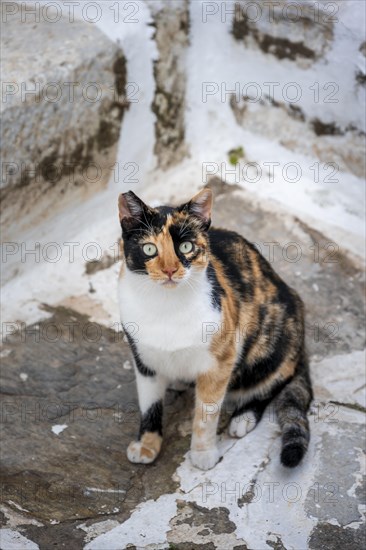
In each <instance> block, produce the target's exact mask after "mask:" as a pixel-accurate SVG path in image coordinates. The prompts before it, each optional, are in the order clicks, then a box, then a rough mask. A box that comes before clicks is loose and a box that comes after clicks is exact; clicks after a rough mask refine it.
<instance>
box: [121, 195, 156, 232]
mask: <svg viewBox="0 0 366 550" xmlns="http://www.w3.org/2000/svg"><path fill="white" fill-rule="evenodd" d="M118 210H119V221H120V224H121V226H122V229H124V230H125V231H128V230H130V229H134V228H136V227H138V226H139V225H141V224H143V223H144V217H146V213H147V212H148V211H150V209H149V207H148V206H147V205H146V204H145V203H144V202H143V201H142V200H141V199H139V197H138V196H137V195H135V193H134V192H133V191H128V192H127V193H121V195H120V196H119V197H118Z"/></svg>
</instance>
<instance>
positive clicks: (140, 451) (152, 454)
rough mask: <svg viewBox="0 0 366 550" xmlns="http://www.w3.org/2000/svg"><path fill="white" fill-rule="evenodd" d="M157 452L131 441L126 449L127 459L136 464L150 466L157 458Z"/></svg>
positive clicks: (139, 442)
mask: <svg viewBox="0 0 366 550" xmlns="http://www.w3.org/2000/svg"><path fill="white" fill-rule="evenodd" d="M159 450H160V449H159ZM159 450H158V449H157V448H156V447H155V448H152V447H148V446H147V445H144V444H143V442H142V441H131V443H130V444H129V446H128V447H127V458H128V460H129V461H130V462H134V463H137V464H150V463H151V462H154V460H155V459H156V457H157V456H158V454H159Z"/></svg>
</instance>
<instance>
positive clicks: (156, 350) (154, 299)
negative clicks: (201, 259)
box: [119, 269, 221, 380]
mask: <svg viewBox="0 0 366 550" xmlns="http://www.w3.org/2000/svg"><path fill="white" fill-rule="evenodd" d="M119 303H120V312H121V320H122V323H123V324H124V325H125V326H127V327H128V329H129V332H130V333H131V335H133V339H134V341H135V343H136V346H137V350H138V353H139V355H140V357H141V359H142V361H143V362H144V364H145V365H146V366H147V367H150V368H151V369H153V370H154V371H156V372H158V373H159V374H161V375H163V376H166V377H167V378H169V379H171V380H175V379H180V380H194V379H195V378H196V377H197V375H198V374H200V373H202V372H205V371H206V370H208V369H209V368H210V367H212V366H213V364H214V357H213V356H212V353H211V352H210V344H211V340H212V336H213V334H214V333H215V332H217V331H218V329H219V326H220V323H221V313H220V311H218V310H217V309H215V308H214V307H213V305H212V302H211V295H210V286H209V282H208V280H207V278H206V275H205V274H204V273H200V274H198V275H196V276H195V277H194V278H192V280H191V283H190V284H188V283H185V282H183V283H181V284H179V285H178V286H177V287H176V288H165V287H163V286H160V285H159V284H157V283H155V282H154V281H151V280H150V279H148V277H147V276H144V275H138V274H134V273H132V272H130V271H129V270H128V269H126V271H125V273H124V276H123V277H122V278H120V280H119Z"/></svg>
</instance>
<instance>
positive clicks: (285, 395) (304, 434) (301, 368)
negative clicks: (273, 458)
mask: <svg viewBox="0 0 366 550" xmlns="http://www.w3.org/2000/svg"><path fill="white" fill-rule="evenodd" d="M312 398H313V392H312V389H311V381H310V376H309V368H308V364H307V360H306V358H305V357H303V358H302V359H301V363H300V364H299V365H298V369H297V372H296V374H295V376H294V378H293V379H292V380H291V381H290V382H289V383H288V384H287V385H286V386H285V387H284V388H283V390H282V391H281V393H280V394H279V395H278V396H277V397H276V399H275V401H274V406H275V411H276V414H277V418H278V422H279V425H280V427H281V431H282V450H281V462H282V464H283V465H284V466H287V467H288V468H294V467H295V466H297V465H298V464H299V462H300V461H301V459H302V458H303V456H304V455H305V453H306V451H307V449H308V445H309V440H310V429H309V421H308V418H307V411H308V408H309V405H310V402H311V400H312Z"/></svg>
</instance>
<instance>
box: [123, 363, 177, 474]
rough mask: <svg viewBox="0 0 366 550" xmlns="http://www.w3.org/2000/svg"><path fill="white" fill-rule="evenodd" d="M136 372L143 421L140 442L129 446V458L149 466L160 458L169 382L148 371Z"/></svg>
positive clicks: (134, 442)
mask: <svg viewBox="0 0 366 550" xmlns="http://www.w3.org/2000/svg"><path fill="white" fill-rule="evenodd" d="M135 370H136V383H137V392H138V399H139V407H140V412H141V421H140V430H139V435H138V440H137V441H132V442H131V443H130V444H129V446H128V448H127V458H128V460H129V461H130V462H137V463H141V464H149V463H150V462H153V461H154V460H155V459H156V457H157V456H158V454H159V452H160V449H161V444H162V441H163V430H162V419H163V401H164V395H165V390H166V387H167V381H166V380H165V378H163V377H161V376H159V375H157V374H155V373H153V372H152V371H149V370H148V369H146V372H147V373H148V374H145V373H144V374H142V373H141V372H140V371H139V370H138V369H135Z"/></svg>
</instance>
